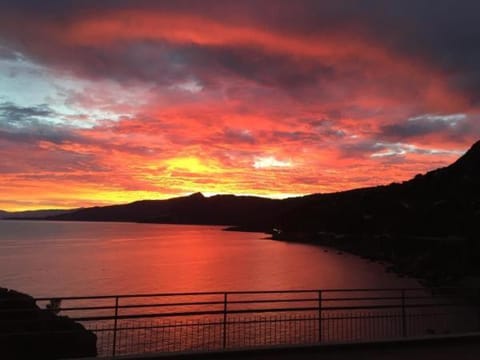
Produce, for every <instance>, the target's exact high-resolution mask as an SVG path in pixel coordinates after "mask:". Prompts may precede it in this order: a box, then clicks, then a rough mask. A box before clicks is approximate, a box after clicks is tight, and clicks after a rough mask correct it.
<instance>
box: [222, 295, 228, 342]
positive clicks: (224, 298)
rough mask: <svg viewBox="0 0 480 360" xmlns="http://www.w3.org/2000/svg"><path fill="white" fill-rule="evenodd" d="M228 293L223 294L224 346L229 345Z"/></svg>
mask: <svg viewBox="0 0 480 360" xmlns="http://www.w3.org/2000/svg"><path fill="white" fill-rule="evenodd" d="M227 295H228V293H224V294H223V348H224V349H225V348H226V347H227Z"/></svg>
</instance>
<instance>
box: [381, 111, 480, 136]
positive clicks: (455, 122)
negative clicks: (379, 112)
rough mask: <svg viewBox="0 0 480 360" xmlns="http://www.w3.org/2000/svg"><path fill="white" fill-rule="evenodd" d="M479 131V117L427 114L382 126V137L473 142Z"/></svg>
mask: <svg viewBox="0 0 480 360" xmlns="http://www.w3.org/2000/svg"><path fill="white" fill-rule="evenodd" d="M479 133H480V125H479V124H478V119H477V118H476V117H471V116H470V117H469V116H467V115H465V114H451V115H428V114H427V115H422V116H417V117H414V118H410V119H408V120H406V121H401V122H396V123H393V124H388V125H384V126H382V127H380V136H381V137H383V138H387V139H393V140H397V141H401V140H403V141H407V140H411V139H416V138H417V139H418V138H421V137H425V136H436V137H443V138H445V139H451V140H455V141H457V142H467V141H469V140H470V141H472V142H473V141H474V140H475V139H476V137H477V136H478V134H479Z"/></svg>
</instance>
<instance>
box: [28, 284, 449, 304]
mask: <svg viewBox="0 0 480 360" xmlns="http://www.w3.org/2000/svg"><path fill="white" fill-rule="evenodd" d="M402 290H405V291H426V290H427V289H425V288H422V287H410V288H402V287H399V288H351V289H340V288H334V289H298V290H295V289H288V290H232V291H206V292H202V291H194V292H167V293H145V294H117V295H89V296H49V297H45V296H42V297H37V298H35V300H36V301H47V300H51V299H62V300H89V299H115V298H119V299H121V298H139V297H174V296H207V295H223V294H225V293H227V294H229V295H249V294H291V293H299V294H300V293H316V294H317V293H318V292H319V291H321V292H323V293H333V292H340V293H341V292H372V291H379V292H393V291H402ZM433 290H438V291H439V290H458V288H435V289H433Z"/></svg>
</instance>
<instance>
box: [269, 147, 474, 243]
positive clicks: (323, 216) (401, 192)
mask: <svg viewBox="0 0 480 360" xmlns="http://www.w3.org/2000/svg"><path fill="white" fill-rule="evenodd" d="M478 223H480V142H477V143H476V144H475V145H474V146H473V147H472V148H471V149H470V150H469V151H468V152H467V153H466V154H465V155H464V156H462V157H461V158H460V159H458V160H457V161H456V162H455V163H454V164H452V165H450V166H448V167H445V168H441V169H438V170H434V171H431V172H428V173H426V174H425V175H417V176H416V177H415V178H413V179H411V180H409V181H406V182H403V183H401V184H397V183H395V184H391V185H387V186H378V187H372V188H365V189H358V190H352V191H346V192H339V193H334V194H325V195H322V196H317V198H316V199H311V201H307V202H305V203H304V204H303V205H302V206H300V207H297V208H296V209H295V210H294V211H290V212H286V213H284V214H283V215H282V216H281V217H280V218H279V219H278V223H277V226H278V227H279V228H281V229H283V230H284V231H289V232H293V231H296V232H299V231H302V232H318V231H323V232H325V231H326V232H336V233H377V234H378V233H395V234H409V235H429V236H447V235H467V234H469V233H471V232H478V230H477V225H476V224H478Z"/></svg>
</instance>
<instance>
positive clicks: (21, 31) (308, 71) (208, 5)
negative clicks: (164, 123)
mask: <svg viewBox="0 0 480 360" xmlns="http://www.w3.org/2000/svg"><path fill="white" fill-rule="evenodd" d="M133 8H134V9H143V10H148V11H151V12H155V11H158V12H160V13H161V12H164V11H170V12H176V13H183V14H195V15H197V16H201V17H204V18H210V19H214V20H217V21H223V22H226V23H230V24H235V25H246V26H248V25H252V24H253V25H255V26H257V27H260V28H262V29H266V30H267V31H268V30H273V31H276V32H278V33H289V34H299V35H308V36H312V37H313V36H314V35H316V34H330V33H335V32H350V33H351V36H352V37H353V38H361V37H366V38H369V39H373V42H374V43H375V42H378V43H380V44H381V45H382V46H384V47H386V48H389V49H391V50H392V51H393V52H394V53H399V54H401V55H404V56H407V57H410V58H411V59H412V61H416V60H418V61H424V62H426V63H427V64H430V65H431V66H432V68H435V69H439V70H441V71H444V72H445V73H446V74H448V82H449V84H450V86H451V87H452V88H453V89H455V90H457V91H461V92H463V93H465V94H466V95H467V96H469V98H470V101H471V102H472V103H476V102H478V100H479V97H478V94H479V91H478V90H480V69H479V65H478V64H480V48H479V47H478V46H477V44H479V43H480V27H479V26H478V13H480V2H478V1H476V0H463V1H461V2H458V1H455V0H438V1H435V3H434V4H433V3H432V2H431V1H427V0H419V1H415V2H408V1H388V2H385V1H381V0H366V1H361V2H358V1H353V0H343V1H328V2H326V1H322V2H320V1H314V0H304V1H297V2H292V1H282V0H275V1H262V2H258V1H222V2H218V1H201V2H199V1H175V2H169V1H89V0H87V1H78V2H77V1H59V0H55V1H42V2H38V1H34V0H30V1H18V0H15V1H3V2H2V4H1V5H0V12H2V13H3V14H4V16H2V17H0V19H1V20H2V21H3V22H4V25H3V26H0V38H3V40H4V42H5V44H7V45H8V46H11V47H12V48H13V49H16V50H20V51H22V52H25V53H26V54H28V55H29V56H31V57H32V58H33V59H38V60H40V61H43V62H47V63H57V64H62V65H64V66H65V67H67V68H73V69H74V70H76V71H83V72H91V73H92V74H93V75H97V76H106V77H112V78H115V79H120V80H125V79H128V78H129V77H130V76H131V77H132V78H138V79H142V80H152V81H158V82H160V83H162V82H168V81H174V80H175V81H176V80H177V79H178V78H183V77H185V76H189V75H191V74H188V72H189V71H191V72H200V70H201V69H200V68H199V67H201V66H202V61H204V62H206V63H209V64H210V65H211V67H212V68H215V69H216V70H217V69H219V68H218V67H219V66H220V67H221V68H223V70H225V71H230V72H232V73H235V74H237V75H239V76H243V77H246V78H249V79H254V80H255V81H259V82H261V83H263V84H266V85H273V86H282V87H285V88H298V87H302V86H308V85H309V84H314V83H318V82H319V81H320V82H321V81H323V80H324V79H329V78H331V77H332V76H334V75H336V71H337V70H336V69H333V68H332V67H331V66H328V65H326V64H319V63H314V62H312V63H301V64H299V63H298V59H294V56H293V57H291V58H289V57H285V56H276V55H271V54H270V55H268V54H264V53H263V54H262V52H259V51H258V49H257V50H255V51H254V50H252V49H238V48H236V49H224V48H220V49H218V48H217V49H206V48H204V49H198V48H197V49H196V48H195V47H194V46H193V47H190V48H188V46H184V47H183V48H182V47H173V46H171V44H170V45H169V44H166V43H164V44H159V43H148V42H140V43H134V44H125V43H123V44H117V45H116V46H113V47H112V48H108V49H98V48H95V49H93V48H90V47H87V46H82V47H72V46H70V45H69V44H68V43H61V42H55V40H54V39H50V38H49V37H48V33H46V32H45V31H43V28H44V27H45V28H49V27H50V25H52V24H53V25H55V26H56V27H57V30H58V31H61V29H62V28H65V27H68V24H69V23H70V22H71V21H72V20H74V19H78V18H88V17H89V16H91V15H93V14H95V15H99V14H100V15H101V14H107V13H108V12H109V11H111V10H112V9H115V10H118V9H133ZM19 18H22V19H24V20H23V21H24V22H25V26H19V20H18V19H19ZM10 19H12V20H10ZM7 20H8V21H7ZM312 46H315V44H314V43H312ZM202 52H203V53H202ZM6 54H7V56H12V53H11V52H7V53H6ZM292 55H294V54H292ZM212 59H213V60H214V61H211V60H212ZM178 61H180V65H181V62H182V61H183V65H184V67H183V68H182V67H181V66H180V67H179V63H178ZM196 75H197V76H202V75H203V76H207V75H206V74H205V73H202V74H198V73H197V74H196Z"/></svg>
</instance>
